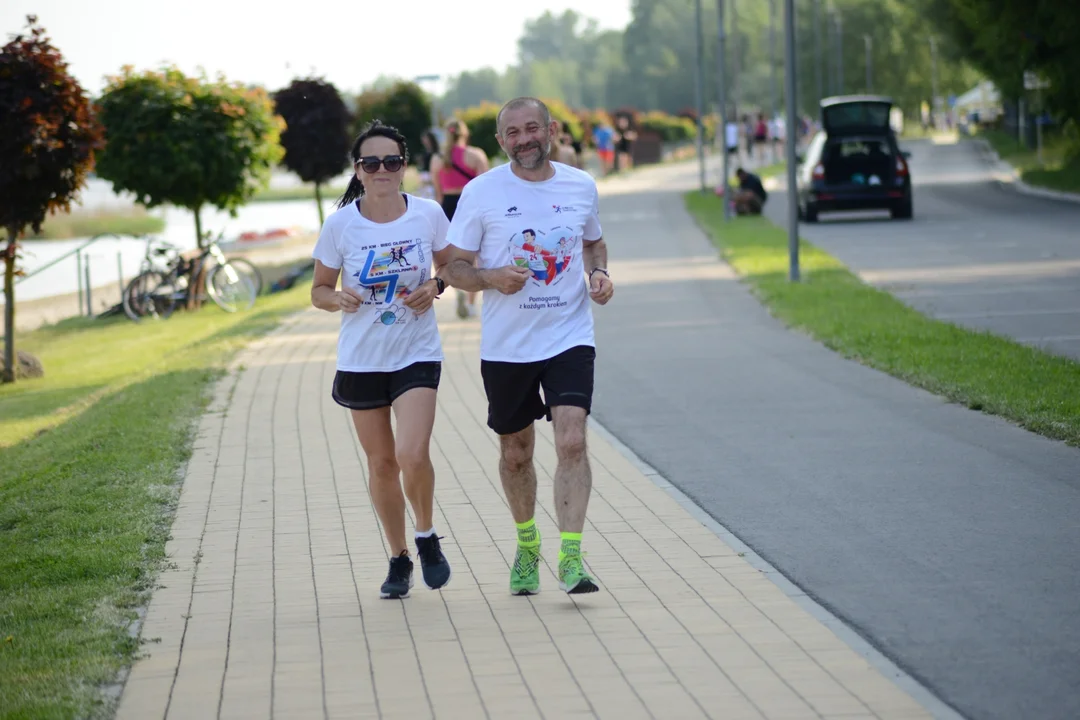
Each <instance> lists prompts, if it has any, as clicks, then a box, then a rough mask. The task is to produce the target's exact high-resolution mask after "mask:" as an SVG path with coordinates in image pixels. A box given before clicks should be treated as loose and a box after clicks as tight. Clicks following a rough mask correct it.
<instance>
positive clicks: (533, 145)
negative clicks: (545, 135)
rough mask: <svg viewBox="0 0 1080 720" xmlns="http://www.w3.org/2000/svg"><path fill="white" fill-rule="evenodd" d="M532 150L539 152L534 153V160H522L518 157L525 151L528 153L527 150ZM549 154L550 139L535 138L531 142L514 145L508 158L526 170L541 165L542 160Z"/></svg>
mask: <svg viewBox="0 0 1080 720" xmlns="http://www.w3.org/2000/svg"><path fill="white" fill-rule="evenodd" d="M534 150H538V151H539V153H538V154H537V155H536V159H535V160H532V159H530V160H529V161H527V162H522V161H521V160H520V159H519V156H520V155H523V154H525V153H528V152H530V151H534ZM550 156H551V140H547V141H545V142H539V141H537V140H533V141H531V142H528V143H525V144H524V145H519V146H515V147H514V149H513V150H512V151H511V153H510V159H511V160H513V161H514V162H515V163H517V164H518V165H520V166H521V167H523V168H525V169H526V170H535V169H536V168H538V167H540V166H541V165H543V164H544V162H545V161H546V160H547V159H548V157H550Z"/></svg>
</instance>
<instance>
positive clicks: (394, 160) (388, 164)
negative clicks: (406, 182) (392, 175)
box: [356, 155, 405, 175]
mask: <svg viewBox="0 0 1080 720" xmlns="http://www.w3.org/2000/svg"><path fill="white" fill-rule="evenodd" d="M356 164H357V165H359V166H360V168H361V169H362V170H363V171H364V172H366V173H367V174H368V175H374V174H375V173H377V172H379V166H380V165H382V166H383V167H384V168H386V172H397V171H398V170H400V169H401V168H402V167H403V166H404V165H405V158H403V157H402V156H401V155H387V156H386V157H384V158H377V157H375V156H374V155H369V156H367V157H362V158H360V159H359V160H357V161H356Z"/></svg>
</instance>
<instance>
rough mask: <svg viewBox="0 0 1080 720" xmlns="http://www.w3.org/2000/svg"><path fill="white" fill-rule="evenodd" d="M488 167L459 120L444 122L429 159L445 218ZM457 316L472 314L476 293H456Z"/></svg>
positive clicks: (466, 128)
mask: <svg viewBox="0 0 1080 720" xmlns="http://www.w3.org/2000/svg"><path fill="white" fill-rule="evenodd" d="M488 167H489V165H488V158H487V155H485V154H484V151H483V150H481V149H480V148H478V147H474V146H472V145H469V128H468V127H466V126H465V123H463V122H461V121H460V120H451V121H450V122H449V123H447V125H446V139H445V141H444V144H443V151H442V154H441V155H436V156H435V157H433V158H432V159H431V178H432V181H433V182H434V183H435V199H436V200H438V201H439V204H440V205H442V208H443V211H444V212H445V213H446V217H448V218H450V219H451V220H453V219H454V211H455V210H457V204H458V200H460V199H461V191H462V190H463V189H465V185H466V184H467V183H468V182H469V181H470V180H472V179H473V178H474V177H476V176H477V175H479V174H480V173H484V172H487V170H488ZM466 299H467V300H468V302H467V304H466ZM457 314H458V317H460V318H462V319H464V318H467V317H470V316H472V315H475V314H476V293H474V292H471V293H464V292H462V291H461V290H458V291H457Z"/></svg>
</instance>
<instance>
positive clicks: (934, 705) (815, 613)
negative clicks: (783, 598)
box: [589, 416, 964, 720]
mask: <svg viewBox="0 0 1080 720" xmlns="http://www.w3.org/2000/svg"><path fill="white" fill-rule="evenodd" d="M589 429H590V430H591V431H592V432H595V433H596V434H597V435H599V436H600V437H602V438H603V439H604V440H605V441H606V442H608V443H609V444H610V445H611V446H612V447H613V448H615V450H616V451H617V452H618V453H619V454H620V455H622V456H623V457H625V458H626V459H627V460H628V461H629V462H630V464H631V465H633V466H634V467H636V468H637V469H638V470H639V471H640V472H641V473H642V474H643V475H644V476H645V477H647V478H648V479H649V480H651V481H652V482H653V483H654V484H655V485H656V486H657V487H659V488H660V489H662V490H664V491H665V492H666V493H667V494H668V495H670V496H671V497H672V499H674V500H675V502H677V503H678V504H679V505H680V506H681V507H682V508H683V509H685V510H686V511H687V512H688V513H689V514H690V516H691V517H693V518H694V519H695V520H697V521H698V522H700V523H701V524H702V525H704V526H705V527H707V528H708V529H709V530H711V531H712V532H713V533H715V534H716V536H717V537H719V538H720V539H721V540H722V541H723V542H724V543H726V544H727V545H728V546H729V547H731V548H732V549H733V550H735V551H736V552H738V553H739V555H740V556H741V557H742V558H743V559H744V560H746V561H747V562H748V563H749V564H750V566H751V567H753V568H755V569H756V570H758V571H760V572H761V573H762V574H763V575H764V576H765V577H767V578H769V580H771V581H772V582H773V583H774V584H775V585H776V586H777V587H778V588H779V589H780V591H781V592H783V593H784V594H785V595H787V596H788V597H789V598H791V599H792V600H793V601H794V602H795V604H796V605H798V606H799V607H800V608H802V609H803V610H805V611H806V612H808V613H809V614H810V615H811V616H812V617H813V618H814V619H815V620H817V621H818V622H820V623H821V624H822V625H824V626H825V627H827V628H829V630H831V631H832V632H833V633H835V635H836V636H837V637H838V638H839V639H840V640H841V641H842V642H844V643H845V644H846V645H847V646H848V647H850V648H851V649H852V650H854V651H855V652H856V653H858V655H859V656H860V657H862V658H864V659H865V660H866V661H867V662H868V663H870V665H872V666H873V667H874V669H875V670H877V671H878V672H879V673H881V674H882V675H883V676H884V677H885V678H886V679H888V680H890V681H891V682H892V683H894V684H895V685H896V686H897V687H898V688H900V689H901V690H903V691H904V692H906V693H907V694H908V695H909V696H910V697H911V698H912V699H914V700H915V701H916V702H918V703H919V704H920V705H922V706H923V708H925V709H926V711H927V712H929V713H930V714H931V715H933V716H934V719H935V720H964V716H963V715H961V714H960V713H959V712H957V711H956V710H954V709H953V708H952V707H950V706H949V705H948V704H947V703H945V701H944V700H942V699H941V698H939V697H938V696H937V695H936V694H934V692H933V691H932V690H930V689H929V688H927V687H926V686H925V685H923V684H922V683H921V682H919V681H918V680H916V679H915V678H914V677H912V676H911V675H909V674H908V673H907V672H906V671H905V670H904V669H903V668H901V667H900V666H898V665H897V664H896V663H894V662H893V661H892V660H890V659H889V658H888V657H886V656H885V655H884V654H883V653H882V652H881V651H879V650H878V649H877V648H875V647H874V646H873V645H872V644H871V643H870V642H869V641H868V640H866V639H865V638H864V637H863V636H862V635H860V634H859V633H858V632H857V631H856V630H854V629H852V628H851V627H850V626H849V625H847V624H846V623H845V622H844V621H843V620H842V619H840V618H839V617H837V616H836V615H834V614H833V613H832V612H830V611H829V609H828V608H826V607H825V606H824V605H821V604H819V603H818V602H817V600H815V599H814V598H813V597H811V596H810V595H807V594H806V592H804V591H803V589H802V588H800V587H799V586H798V585H796V584H795V583H793V582H792V581H791V580H789V579H788V578H787V576H786V575H784V574H783V573H781V572H780V571H779V570H778V569H777V568H776V567H774V566H773V565H772V564H771V563H770V562H769V561H768V560H766V559H765V558H763V557H761V556H760V555H758V554H757V553H756V552H754V550H753V549H752V548H751V547H750V546H749V545H747V544H746V543H744V542H743V541H742V540H740V539H739V538H738V537H737V536H736V535H735V534H734V533H732V532H731V531H730V530H728V529H727V528H726V527H724V526H723V525H721V524H720V523H719V522H717V520H716V519H715V518H713V516H712V515H710V514H709V513H707V512H706V511H705V510H704V509H703V508H702V507H701V506H700V505H698V504H697V503H696V502H694V500H693V499H692V498H690V497H689V496H688V495H686V494H685V493H683V491H682V490H680V489H679V488H678V487H676V486H675V485H674V484H672V483H671V481H669V480H668V479H667V478H665V477H664V476H663V475H662V474H661V473H660V471H659V470H657V469H656V468H654V467H652V466H651V465H649V464H648V463H647V462H645V461H644V460H643V459H641V457H639V456H638V455H637V453H635V452H634V451H633V450H631V449H630V448H629V447H627V446H626V445H625V444H623V442H622V441H621V440H619V438H617V437H616V436H615V435H614V434H612V432H611V431H610V430H608V429H607V428H605V427H604V426H603V425H601V424H600V422H599V421H598V420H596V419H595V418H594V417H591V416H590V417H589Z"/></svg>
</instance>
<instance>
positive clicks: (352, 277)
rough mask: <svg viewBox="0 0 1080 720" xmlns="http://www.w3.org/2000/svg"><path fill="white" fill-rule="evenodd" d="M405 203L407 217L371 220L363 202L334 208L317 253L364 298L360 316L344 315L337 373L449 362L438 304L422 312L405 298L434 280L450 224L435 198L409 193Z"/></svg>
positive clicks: (388, 370) (345, 285)
mask: <svg viewBox="0 0 1080 720" xmlns="http://www.w3.org/2000/svg"><path fill="white" fill-rule="evenodd" d="M405 201H406V203H407V204H408V207H407V208H406V210H405V214H404V215H402V216H401V217H399V218H398V219H397V220H394V221H392V222H388V223H375V222H372V221H370V220H368V219H367V218H365V217H364V216H363V215H361V214H360V208H359V207H358V206H357V204H356V203H352V204H350V205H346V206H345V207H343V208H341V209H340V210H337V211H335V212H334V213H332V214H331V215H330V217H328V218H326V222H325V223H323V227H322V232H321V233H320V234H319V240H318V242H316V243H315V249H314V250H313V251H312V253H311V257H313V258H314V259H316V260H318V261H319V262H321V263H322V264H323V265H325V266H326V267H328V268H333V269H335V270H336V269H341V285H342V287H350V288H352V289H353V290H356V291H357V292H358V293H360V295H361V297H362V298H363V300H362V303H361V305H360V307H359V309H358V310H357V311H356V312H355V313H342V314H341V333H340V335H339V336H338V349H337V369H338V370H343V371H345V372H393V371H395V370H401V369H402V368H405V367H408V366H409V365H412V364H413V363H417V362H438V361H441V360H442V357H443V355H442V343H441V341H440V340H439V327H438V325H437V324H436V322H435V311H434V308H432V309H429V310H428V311H427V312H425V313H424V314H423V315H420V316H417V315H416V314H415V313H414V312H413V311H412V310H410V309H409V308H407V307H405V305H404V304H403V302H402V301H403V300H404V299H405V298H406V297H408V295H409V293H411V292H412V291H413V290H415V289H416V288H418V287H419V286H420V285H422V284H423V283H425V282H427V281H428V280H430V279H431V275H432V271H431V259H432V258H431V256H432V252H435V251H439V250H442V249H443V248H445V247H446V230H447V228H448V227H449V224H450V222H449V221H448V220H447V219H446V213H444V212H443V209H442V208H441V207H440V206H439V204H438V203H436V202H435V201H433V200H427V199H424V198H419V197H416V196H413V195H406V196H405ZM360 202H361V203H362V202H363V200H361V201H360Z"/></svg>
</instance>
